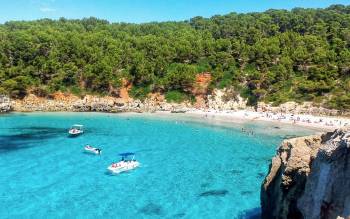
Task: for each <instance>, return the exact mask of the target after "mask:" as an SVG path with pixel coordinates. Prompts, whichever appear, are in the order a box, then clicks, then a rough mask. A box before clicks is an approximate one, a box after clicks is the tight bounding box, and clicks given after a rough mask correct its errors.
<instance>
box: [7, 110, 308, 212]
mask: <svg viewBox="0 0 350 219" xmlns="http://www.w3.org/2000/svg"><path fill="white" fill-rule="evenodd" d="M75 123H80V124H83V125H84V126H85V129H86V131H85V133H84V134H83V135H82V136H79V137H77V138H69V137H68V136H67V131H68V128H69V127H70V126H71V125H72V124H75ZM242 127H244V128H245V129H248V130H252V131H254V135H247V134H245V133H242V132H241V128H242ZM311 133H314V131H312V130H306V129H302V128H291V127H288V126H284V127H280V126H279V127H276V125H274V124H271V123H270V124H269V123H244V124H236V125H231V126H227V125H220V124H216V125H210V124H209V123H206V122H205V121H204V122H200V121H198V120H196V122H191V121H188V119H183V118H181V116H179V117H173V118H171V119H167V118H162V117H157V116H150V115H134V114H102V113H101V114H99V113H14V114H4V115H0V203H1V204H0V218H2V219H4V218H255V217H256V216H257V214H258V213H259V205H260V201H259V195H260V185H261V182H262V180H263V178H264V176H265V175H266V173H267V170H268V165H269V162H270V160H271V158H272V156H273V155H274V154H275V150H276V148H277V146H278V145H279V143H280V142H281V141H282V140H283V138H286V137H290V136H291V135H306V134H311ZM286 135H288V136H286ZM85 144H91V145H95V146H98V147H100V148H102V150H103V151H102V155H101V156H94V155H89V154H85V153H84V152H83V147H84V145H85ZM122 152H135V153H136V158H137V159H138V160H139V162H141V167H140V168H138V169H136V170H134V171H131V172H128V173H124V174H119V175H110V174H109V173H107V172H106V168H107V166H108V165H110V164H111V163H112V162H113V161H118V160H119V157H118V154H119V153H122Z"/></svg>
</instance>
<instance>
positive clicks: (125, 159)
mask: <svg viewBox="0 0 350 219" xmlns="http://www.w3.org/2000/svg"><path fill="white" fill-rule="evenodd" d="M119 156H121V160H120V161H119V162H117V163H112V164H111V165H110V166H109V167H108V168H107V169H108V170H109V171H110V172H111V173H114V174H118V173H122V172H126V171H129V170H133V169H135V168H137V167H139V166H140V163H139V162H138V161H137V160H135V154H134V153H122V154H119ZM130 156H132V158H131V159H130V158H129V157H130Z"/></svg>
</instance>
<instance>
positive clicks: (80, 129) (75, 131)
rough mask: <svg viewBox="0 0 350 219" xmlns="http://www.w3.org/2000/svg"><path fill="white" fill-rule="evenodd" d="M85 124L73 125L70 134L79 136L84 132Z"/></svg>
mask: <svg viewBox="0 0 350 219" xmlns="http://www.w3.org/2000/svg"><path fill="white" fill-rule="evenodd" d="M83 127H84V126H83V125H72V127H71V128H70V129H69V131H68V133H69V135H70V136H78V135H80V134H83V133H84V129H83Z"/></svg>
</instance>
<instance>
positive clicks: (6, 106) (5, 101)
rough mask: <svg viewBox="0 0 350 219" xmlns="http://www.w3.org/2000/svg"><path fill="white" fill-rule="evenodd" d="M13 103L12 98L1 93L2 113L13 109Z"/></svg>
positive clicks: (0, 105)
mask: <svg viewBox="0 0 350 219" xmlns="http://www.w3.org/2000/svg"><path fill="white" fill-rule="evenodd" d="M11 109H12V105H11V101H10V98H9V97H8V96H5V95H0V113H3V112H8V111H11Z"/></svg>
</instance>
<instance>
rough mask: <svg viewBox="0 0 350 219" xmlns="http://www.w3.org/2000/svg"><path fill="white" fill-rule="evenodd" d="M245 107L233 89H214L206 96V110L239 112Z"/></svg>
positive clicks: (245, 104) (244, 101)
mask: <svg viewBox="0 0 350 219" xmlns="http://www.w3.org/2000/svg"><path fill="white" fill-rule="evenodd" d="M246 107H247V101H246V100H244V99H243V98H242V97H241V96H240V95H239V94H237V93H236V92H235V91H234V90H233V89H214V90H213V92H212V94H211V95H208V108H209V109H214V110H239V109H245V108H246Z"/></svg>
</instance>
